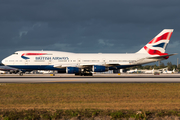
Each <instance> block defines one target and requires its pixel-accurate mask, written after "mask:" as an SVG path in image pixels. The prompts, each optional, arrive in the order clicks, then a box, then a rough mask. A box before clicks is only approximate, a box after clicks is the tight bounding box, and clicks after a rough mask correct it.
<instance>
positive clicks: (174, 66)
mask: <svg viewBox="0 0 180 120" xmlns="http://www.w3.org/2000/svg"><path fill="white" fill-rule="evenodd" d="M166 67H168V70H173V69H176V70H177V71H180V64H179V65H178V67H177V65H173V64H172V63H171V62H168V63H167V65H165V64H164V63H163V62H161V63H160V66H157V65H139V66H133V67H130V68H129V69H136V68H137V69H147V70H152V69H153V68H154V69H162V68H166Z"/></svg>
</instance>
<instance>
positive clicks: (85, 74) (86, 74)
mask: <svg viewBox="0 0 180 120" xmlns="http://www.w3.org/2000/svg"><path fill="white" fill-rule="evenodd" d="M92 75H93V74H92V73H84V76H92Z"/></svg>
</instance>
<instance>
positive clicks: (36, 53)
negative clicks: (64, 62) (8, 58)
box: [21, 53, 47, 56]
mask: <svg viewBox="0 0 180 120" xmlns="http://www.w3.org/2000/svg"><path fill="white" fill-rule="evenodd" d="M46 54H47V53H23V54H22V55H21V56H24V55H46Z"/></svg>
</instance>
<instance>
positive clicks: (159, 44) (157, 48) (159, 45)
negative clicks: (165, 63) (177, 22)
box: [137, 29, 173, 56]
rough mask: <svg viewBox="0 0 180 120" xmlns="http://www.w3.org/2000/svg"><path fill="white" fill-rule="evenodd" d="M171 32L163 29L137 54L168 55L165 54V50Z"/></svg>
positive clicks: (171, 30)
mask: <svg viewBox="0 0 180 120" xmlns="http://www.w3.org/2000/svg"><path fill="white" fill-rule="evenodd" d="M172 32H173V29H164V30H163V31H161V32H160V33H159V34H158V35H157V36H156V37H154V38H153V39H152V40H151V41H150V42H149V43H148V44H146V45H145V46H144V47H143V48H142V49H140V50H139V51H138V52H137V53H145V54H149V55H158V56H165V55H168V54H167V53H165V50H166V47H167V44H168V43H169V40H170V38H171V35H172Z"/></svg>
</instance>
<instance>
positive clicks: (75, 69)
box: [66, 67, 81, 74]
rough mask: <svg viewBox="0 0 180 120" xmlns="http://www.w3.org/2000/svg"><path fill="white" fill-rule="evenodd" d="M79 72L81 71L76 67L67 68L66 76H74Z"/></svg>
mask: <svg viewBox="0 0 180 120" xmlns="http://www.w3.org/2000/svg"><path fill="white" fill-rule="evenodd" d="M80 71H81V69H80V68H78V67H67V68H66V73H68V74H75V73H79V72H80Z"/></svg>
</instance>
